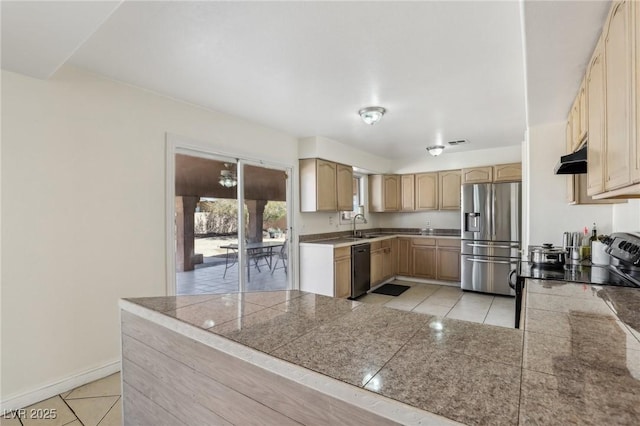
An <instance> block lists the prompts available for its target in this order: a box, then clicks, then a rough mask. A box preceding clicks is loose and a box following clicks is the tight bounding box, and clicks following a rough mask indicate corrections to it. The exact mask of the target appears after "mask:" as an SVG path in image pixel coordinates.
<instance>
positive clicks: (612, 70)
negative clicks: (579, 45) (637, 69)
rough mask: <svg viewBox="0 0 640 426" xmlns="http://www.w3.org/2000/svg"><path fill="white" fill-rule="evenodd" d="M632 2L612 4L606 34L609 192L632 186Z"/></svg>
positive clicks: (607, 189)
mask: <svg viewBox="0 0 640 426" xmlns="http://www.w3.org/2000/svg"><path fill="white" fill-rule="evenodd" d="M629 6H630V2H629V1H627V0H625V1H618V2H615V3H614V4H613V5H612V9H611V12H610V14H609V19H608V22H607V24H606V26H605V31H606V32H605V34H604V39H603V40H604V55H605V73H604V75H605V116H606V119H605V123H606V131H605V135H606V137H605V157H604V159H605V161H604V163H605V164H604V170H605V180H604V189H605V191H609V190H612V189H616V188H620V187H621V186H625V185H628V184H629V183H631V174H630V171H631V170H630V165H631V161H630V155H631V150H630V148H631V140H630V112H631V109H630V106H631V99H632V98H631V71H632V67H631V64H632V62H631V58H632V51H631V20H630V18H631V13H630V10H629Z"/></svg>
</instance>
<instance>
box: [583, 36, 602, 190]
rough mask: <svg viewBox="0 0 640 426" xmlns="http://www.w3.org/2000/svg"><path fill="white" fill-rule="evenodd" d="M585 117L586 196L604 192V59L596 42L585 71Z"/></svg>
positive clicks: (600, 47)
mask: <svg viewBox="0 0 640 426" xmlns="http://www.w3.org/2000/svg"><path fill="white" fill-rule="evenodd" d="M586 85H587V115H588V118H587V120H588V123H589V130H588V132H589V143H588V144H587V160H588V164H589V166H588V167H587V194H588V195H595V194H599V193H601V192H603V191H604V168H603V158H604V137H605V126H604V102H605V99H604V57H603V55H602V43H601V41H599V42H598V44H597V45H596V49H595V51H594V53H593V57H592V58H591V62H590V63H589V67H588V69H587V79H586Z"/></svg>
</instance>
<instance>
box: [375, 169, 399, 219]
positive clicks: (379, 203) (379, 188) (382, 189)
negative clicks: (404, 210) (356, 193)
mask: <svg viewBox="0 0 640 426" xmlns="http://www.w3.org/2000/svg"><path fill="white" fill-rule="evenodd" d="M400 192H401V190H400V175H369V211H370V212H396V211H398V210H400Z"/></svg>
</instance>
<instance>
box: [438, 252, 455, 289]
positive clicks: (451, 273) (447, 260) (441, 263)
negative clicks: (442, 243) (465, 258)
mask: <svg viewBox="0 0 640 426" xmlns="http://www.w3.org/2000/svg"><path fill="white" fill-rule="evenodd" d="M437 257H438V260H437V263H436V269H437V271H436V276H437V278H438V279H439V280H442V281H460V248H459V247H458V248H457V249H455V248H452V247H447V248H441V247H438V255H437Z"/></svg>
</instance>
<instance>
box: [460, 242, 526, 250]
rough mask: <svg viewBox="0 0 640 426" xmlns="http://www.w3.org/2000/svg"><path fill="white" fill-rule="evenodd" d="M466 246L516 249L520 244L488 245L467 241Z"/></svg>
mask: <svg viewBox="0 0 640 426" xmlns="http://www.w3.org/2000/svg"><path fill="white" fill-rule="evenodd" d="M467 246H468V247H482V248H504V249H517V248H520V245H518V244H516V245H513V246H490V245H487V244H477V243H469V244H467Z"/></svg>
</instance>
